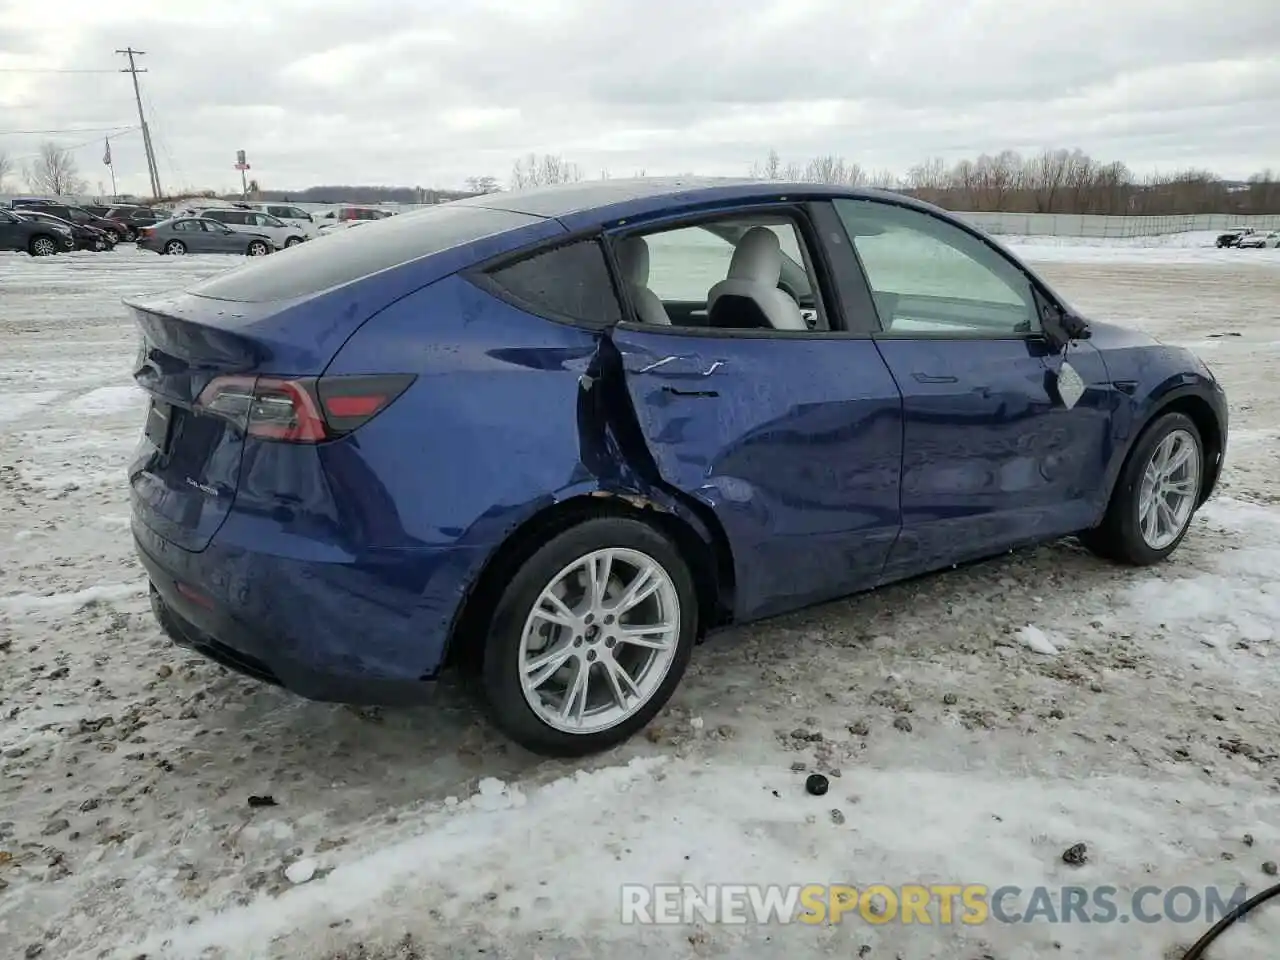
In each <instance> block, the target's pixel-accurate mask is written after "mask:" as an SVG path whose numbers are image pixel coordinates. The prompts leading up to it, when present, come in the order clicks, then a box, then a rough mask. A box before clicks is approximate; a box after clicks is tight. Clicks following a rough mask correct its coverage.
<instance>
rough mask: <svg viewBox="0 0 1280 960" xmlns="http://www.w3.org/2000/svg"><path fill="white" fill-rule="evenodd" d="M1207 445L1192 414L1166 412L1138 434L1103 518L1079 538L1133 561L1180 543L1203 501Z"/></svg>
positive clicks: (1156, 556)
mask: <svg viewBox="0 0 1280 960" xmlns="http://www.w3.org/2000/svg"><path fill="white" fill-rule="evenodd" d="M1203 477H1204V445H1203V442H1202V441H1201V438H1200V431H1199V430H1198V429H1196V425H1195V423H1194V422H1193V421H1192V420H1191V418H1190V417H1188V416H1186V415H1185V414H1182V413H1166V414H1165V415H1164V416H1161V417H1159V418H1157V419H1156V421H1155V422H1154V423H1152V424H1151V425H1150V426H1149V427H1148V428H1147V429H1146V431H1145V432H1144V433H1143V434H1142V436H1141V437H1139V438H1138V442H1137V443H1136V444H1135V445H1134V448H1133V450H1132V451H1131V452H1130V454H1129V459H1128V460H1126V461H1125V465H1124V467H1123V468H1122V469H1121V471H1120V478H1119V479H1118V480H1117V481H1116V487H1115V490H1114V491H1113V492H1112V494H1111V503H1110V504H1109V505H1108V506H1107V513H1106V516H1105V517H1104V518H1103V521H1102V524H1101V525H1100V526H1098V527H1097V528H1095V529H1093V530H1089V531H1086V532H1085V533H1083V534H1081V536H1080V539H1081V541H1082V542H1083V543H1084V545H1085V546H1087V547H1088V548H1089V549H1090V550H1092V551H1093V552H1094V553H1097V554H1098V555H1099V556H1103V557H1106V558H1107V559H1110V560H1117V561H1119V562H1121V563H1128V564H1133V565H1134V566H1148V565H1150V564H1153V563H1158V562H1159V561H1161V560H1163V559H1164V558H1165V557H1167V556H1169V554H1171V553H1173V551H1174V550H1176V549H1177V548H1178V544H1180V543H1181V542H1182V538H1183V537H1185V536H1186V534H1187V529H1188V528H1189V527H1190V526H1191V518H1192V516H1193V515H1194V514H1195V511H1196V507H1197V506H1198V505H1199V503H1200V491H1201V489H1202V488H1203V483H1204V480H1203Z"/></svg>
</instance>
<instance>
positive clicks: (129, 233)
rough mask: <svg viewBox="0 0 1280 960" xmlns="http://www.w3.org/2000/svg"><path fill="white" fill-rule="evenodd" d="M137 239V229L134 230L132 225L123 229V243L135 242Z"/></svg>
mask: <svg viewBox="0 0 1280 960" xmlns="http://www.w3.org/2000/svg"><path fill="white" fill-rule="evenodd" d="M137 239H138V231H137V230H134V229H133V228H132V227H128V228H126V229H125V232H124V240H125V243H136V242H137Z"/></svg>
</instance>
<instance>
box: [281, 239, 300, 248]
mask: <svg viewBox="0 0 1280 960" xmlns="http://www.w3.org/2000/svg"><path fill="white" fill-rule="evenodd" d="M301 242H302V237H290V238H289V239H288V240H286V241H285V242H284V245H285V248H286V249H287V248H289V247H296V246H297V245H298V244H300V243H301Z"/></svg>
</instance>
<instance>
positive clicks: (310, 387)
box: [196, 374, 414, 443]
mask: <svg viewBox="0 0 1280 960" xmlns="http://www.w3.org/2000/svg"><path fill="white" fill-rule="evenodd" d="M413 381H414V376H413V375H412V374H387V375H385V376H369V377H321V378H319V379H316V378H314V377H303V378H299V379H285V378H280V377H218V378H216V379H215V380H213V381H212V382H211V383H210V384H209V385H208V386H207V387H205V388H204V390H203V391H201V393H200V398H199V399H198V400H197V401H196V409H197V410H198V411H200V412H202V413H207V414H211V415H213V416H218V417H222V418H224V419H226V420H230V421H231V422H232V423H235V424H236V425H237V426H239V427H240V429H242V430H243V431H244V432H245V433H247V434H248V435H249V436H251V437H258V438H260V439H263V440H278V441H281V442H284V443H323V442H324V441H326V440H336V439H337V438H339V437H343V436H346V435H347V434H348V433H350V432H351V431H352V430H355V429H356V428H357V427H360V426H362V425H364V424H366V423H368V422H369V421H370V420H372V419H373V418H374V417H375V416H377V415H378V414H379V413H381V412H382V411H383V410H385V409H386V408H387V407H388V406H390V405H391V403H392V402H394V401H395V399H396V398H397V397H399V396H400V394H402V393H404V391H405V390H407V389H408V387H409V384H411V383H413Z"/></svg>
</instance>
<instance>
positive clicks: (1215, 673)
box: [0, 238, 1280, 960]
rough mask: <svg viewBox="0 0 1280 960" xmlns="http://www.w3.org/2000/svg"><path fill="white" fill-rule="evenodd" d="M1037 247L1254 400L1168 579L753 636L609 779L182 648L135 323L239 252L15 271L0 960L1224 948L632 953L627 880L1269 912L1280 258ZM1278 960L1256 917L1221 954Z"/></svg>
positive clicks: (1090, 948)
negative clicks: (1263, 892) (153, 555)
mask: <svg viewBox="0 0 1280 960" xmlns="http://www.w3.org/2000/svg"><path fill="white" fill-rule="evenodd" d="M1008 239H1010V238H1006V240H1008ZM1012 245H1013V246H1014V247H1015V249H1017V250H1018V251H1019V252H1020V253H1022V254H1024V255H1025V256H1027V257H1028V258H1030V259H1033V260H1038V261H1041V262H1042V269H1043V270H1044V272H1045V274H1046V276H1047V277H1049V279H1050V280H1051V282H1053V283H1054V284H1055V285H1056V286H1057V287H1058V288H1059V289H1060V290H1061V291H1062V292H1063V293H1065V294H1066V295H1067V296H1069V297H1070V298H1071V299H1073V301H1074V302H1075V303H1076V305H1077V306H1078V307H1079V308H1081V309H1082V310H1084V311H1085V312H1086V313H1088V314H1092V315H1094V316H1097V317H1099V318H1104V317H1105V318H1110V319H1115V320H1118V321H1121V322H1124V323H1130V324H1133V325H1134V326H1137V327H1141V328H1143V329H1147V330H1150V331H1152V332H1155V333H1157V334H1158V335H1161V336H1164V337H1165V338H1167V339H1169V340H1171V341H1174V342H1179V343H1186V344H1189V345H1191V346H1193V347H1195V348H1196V349H1198V350H1200V351H1202V353H1203V355H1204V356H1205V358H1206V359H1207V360H1208V362H1209V363H1210V364H1212V365H1213V367H1214V369H1215V371H1216V372H1217V374H1218V376H1219V377H1220V378H1221V379H1222V380H1223V382H1224V383H1225V384H1226V385H1227V389H1228V391H1229V392H1230V395H1231V400H1232V417H1233V420H1232V425H1231V426H1232V435H1231V443H1230V448H1229V451H1228V457H1227V461H1228V468H1227V473H1226V477H1225V480H1224V482H1223V485H1222V489H1221V492H1220V494H1219V495H1218V496H1217V497H1216V498H1215V500H1214V501H1213V502H1211V504H1210V505H1208V506H1207V507H1206V508H1205V509H1204V510H1203V511H1202V513H1201V514H1200V516H1199V518H1198V519H1197V520H1196V522H1195V527H1194V530H1193V531H1192V533H1191V534H1190V536H1189V537H1188V539H1187V541H1186V542H1185V543H1184V545H1183V546H1182V548H1181V549H1180V550H1179V552H1178V553H1177V554H1176V555H1175V558H1174V559H1173V560H1171V561H1170V562H1169V563H1167V564H1166V565H1164V566H1162V567H1160V568H1158V569H1154V570H1145V571H1133V570H1125V569H1119V568H1116V567H1112V566H1109V565H1107V564H1105V563H1102V562H1099V561H1097V560H1095V559H1093V558H1092V557H1090V556H1088V555H1087V554H1085V553H1083V552H1082V551H1081V550H1080V549H1078V548H1077V547H1076V546H1075V545H1073V544H1072V543H1070V542H1063V543H1058V544H1053V545H1050V546H1045V547H1041V548H1039V549H1035V550H1029V551H1025V552H1020V553H1017V554H1015V555H1011V556H1007V557H1004V558H1001V559H998V560H993V561H990V562H987V563H983V564H979V565H977V566H974V567H971V568H967V569H964V570H959V571H954V572H951V573H948V574H946V575H942V576H937V577H930V578H926V579H922V580H919V581H915V582H912V583H908V584H904V585H901V586H897V587H894V588H890V589H887V590H883V591H879V592H877V593H876V594H874V595H872V596H865V597H860V598H854V599H851V600H848V601H844V602H840V603H834V604H829V605H826V606H823V607H820V608H816V609H813V610H809V611H806V612H804V613H801V614H796V615H793V616H789V617H785V618H780V619H777V620H774V621H771V622H769V623H766V624H761V625H757V626H754V627H751V628H743V629H736V630H732V631H729V632H726V633H724V634H722V635H718V636H716V637H714V638H713V639H712V640H711V641H710V642H709V643H707V644H706V645H705V646H703V647H702V648H700V649H699V651H698V652H697V654H696V655H695V658H694V663H693V665H692V667H691V669H690V671H689V674H688V676H687V678H686V679H685V682H684V683H683V685H682V687H681V689H680V691H679V692H678V694H677V696H676V698H675V701H674V703H673V704H672V706H671V708H670V709H669V710H668V711H667V712H666V714H665V715H664V716H663V717H661V718H660V719H659V720H658V721H657V722H655V724H654V725H653V727H652V728H651V729H650V730H649V731H648V734H647V736H643V737H640V738H638V739H637V741H636V742H634V743H631V744H628V745H626V746H624V747H622V748H620V749H618V750H616V751H614V752H613V753H612V754H610V755H607V756H604V757H599V758H596V759H594V760H592V761H590V762H586V763H565V762H547V761H540V760H538V759H536V758H532V757H530V756H528V755H525V754H523V753H521V752H519V751H518V750H516V749H515V748H512V747H510V746H509V745H508V744H506V743H505V742H503V741H502V740H500V739H499V738H498V737H497V736H496V735H495V734H494V733H493V732H492V731H491V730H490V729H489V728H488V727H487V726H486V725H485V724H484V723H483V722H482V720H481V719H480V718H479V717H478V715H477V714H476V711H475V710H474V708H473V707H472V706H471V705H470V704H469V703H468V702H467V700H466V699H465V698H464V697H462V696H461V695H459V694H458V693H456V692H455V691H452V690H450V689H446V690H444V691H442V693H441V697H440V702H439V703H438V704H437V705H436V706H434V707H432V708H424V709H420V710H406V711H382V712H379V711H365V712H359V711H352V710H348V709H345V708H341V707H334V706H326V705H320V704H312V703H306V702H303V701H300V700H297V699H295V698H293V697H291V696H290V695H288V694H285V693H282V692H280V691H278V690H274V689H271V688H267V687H264V686H261V685H259V684H255V683H253V682H251V681H247V680H243V679H240V678H238V677H235V676H232V675H228V674H226V673H225V672H224V671H223V670H221V669H220V668H219V667H217V666H215V665H213V664H211V663H209V662H206V661H204V660H202V659H199V658H196V657H191V656H186V655H184V654H181V653H179V652H177V651H175V650H174V649H173V648H172V647H170V646H169V645H168V644H167V643H166V642H165V641H164V640H163V639H162V638H161V636H160V634H159V632H158V631H157V629H156V627H155V626H154V624H153V622H152V620H151V618H150V615H149V613H148V611H147V608H146V602H145V593H144V583H143V580H142V576H141V572H140V570H139V567H138V566H137V564H136V563H135V562H134V560H133V559H132V554H131V544H130V538H129V534H128V518H127V507H126V497H125V490H124V480H123V469H124V466H125V463H126V462H127V459H128V455H129V452H130V451H131V449H132V447H133V444H134V441H135V438H136V436H137V434H138V431H139V429H140V426H141V413H142V402H141V397H140V396H139V395H138V394H137V393H136V392H135V391H134V389H133V387H132V386H131V384H130V379H129V373H130V363H131V361H132V359H133V353H134V349H135V341H134V332H133V329H132V327H131V325H130V322H129V321H128V319H127V318H126V316H125V313H124V310H123V308H122V307H121V306H120V304H119V300H120V298H121V297H122V296H126V295H131V294H140V293H151V292H158V291H162V290H165V289H169V288H172V287H175V286H179V285H183V284H185V283H187V282H189V281H191V280H193V279H194V278H196V277H200V276H207V275H210V274H212V273H214V272H216V271H219V270H223V269H226V268H227V267H228V266H230V265H231V264H233V263H234V262H235V260H233V259H232V258H200V257H188V258H185V259H167V258H160V257H156V256H154V255H151V254H143V253H138V252H136V251H134V250H132V249H121V250H119V251H116V252H115V253H112V254H106V255H91V254H84V255H67V256H60V257H57V258H54V259H49V260H32V259H29V258H26V257H21V256H5V255H0V956H4V957H6V958H7V957H10V956H12V957H28V958H30V957H44V958H53V957H57V958H80V957H85V958H95V957H103V958H116V957H119V958H134V957H138V956H140V955H143V954H145V955H146V956H147V957H149V958H152V960H154V958H158V957H182V958H187V957H193V958H194V957H210V958H227V960H242V958H251V957H296V958H329V960H337V958H357V957H358V958H374V957H378V958H392V957H401V958H409V957H463V956H467V957H476V956H481V955H483V956H486V957H521V958H531V957H541V958H544V960H550V958H553V957H556V958H569V957H575V958H576V957H582V958H587V957H591V958H599V957H611V958H619V960H627V958H633V957H660V958H678V957H713V956H714V957H721V956H723V957H729V956H732V957H735V958H770V957H788V958H794V957H803V956H833V957H840V958H854V957H857V958H872V960H877V958H882V960H891V958H895V957H904V958H911V960H921V958H939V960H942V958H945V960H968V958H976V957H982V956H988V957H992V958H999V960H1026V958H1039V957H1054V958H1085V957H1089V958H1093V957H1100V956H1116V957H1119V956H1134V957H1137V956H1143V957H1166V956H1167V957H1175V956H1177V957H1180V956H1181V954H1179V953H1174V952H1171V951H1173V950H1174V949H1175V947H1176V946H1177V945H1179V944H1181V945H1183V946H1184V948H1185V946H1186V945H1189V944H1190V943H1191V942H1192V941H1194V940H1195V939H1196V938H1197V937H1198V936H1199V935H1200V933H1201V932H1202V931H1203V929H1204V928H1206V927H1207V926H1208V925H1209V920H1207V919H1203V918H1198V919H1195V920H1194V921H1192V922H1189V923H1177V922H1173V921H1165V922H1161V923H1151V924H1146V923H1136V922H1135V923H1128V924H1125V923H1120V922H1114V923H1110V924H1097V923H1095V924H1082V923H1079V922H1071V923H1063V924H1051V923H1047V922H1043V921H1038V922H1033V923H1024V924H1004V923H997V922H995V921H990V922H988V923H986V924H984V925H981V926H960V925H951V926H942V925H938V924H936V923H935V924H934V925H932V926H925V925H921V924H918V923H917V924H910V925H904V924H901V923H897V922H891V923H886V924H883V925H877V924H874V923H869V922H867V921H865V920H864V919H863V918H861V917H859V916H857V915H853V916H850V917H846V918H845V919H844V921H843V922H842V923H840V924H838V925H816V926H805V925H790V926H781V925H772V926H755V925H745V926H744V925H737V926H734V925H716V924H709V923H706V922H702V921H695V922H692V923H689V924H678V925H674V926H650V927H637V926H627V925H623V924H621V923H620V921H619V918H620V911H621V903H622V895H621V893H620V887H621V885H622V884H624V883H641V884H651V883H663V882H687V883H695V884H702V883H720V884H731V883H772V884H789V883H812V882H825V883H847V884H851V885H854V886H857V887H859V888H864V887H866V886H867V885H869V884H873V883H884V884H889V885H900V884H909V883H925V884H946V883H954V884H968V883H978V884H985V885H987V886H988V887H991V888H995V887H999V886H1002V885H1006V884H1014V885H1018V886H1020V887H1022V888H1024V889H1030V888H1032V887H1034V886H1036V885H1046V886H1049V887H1052V888H1054V889H1057V888H1060V887H1061V886H1063V885H1071V886H1091V885H1111V886H1115V887H1117V888H1119V890H1120V893H1119V894H1118V895H1117V902H1119V903H1120V904H1121V906H1122V908H1123V907H1125V906H1127V904H1126V903H1125V902H1124V897H1125V896H1126V895H1127V894H1126V892H1127V891H1133V890H1136V889H1137V888H1140V887H1143V886H1148V885H1154V886H1160V887H1164V888H1169V887H1175V886H1191V887H1197V888H1204V887H1206V886H1217V887H1220V888H1222V889H1223V891H1224V894H1229V892H1230V891H1231V889H1233V888H1235V887H1236V886H1237V885H1238V884H1241V883H1243V884H1245V885H1246V886H1247V887H1248V888H1249V889H1250V891H1256V890H1258V889H1260V888H1261V887H1263V886H1265V885H1267V884H1269V883H1273V882H1275V880H1274V878H1273V877H1271V876H1268V875H1267V874H1266V873H1265V872H1264V869H1263V864H1264V863H1265V862H1267V861H1276V860H1280V779H1278V777H1280V764H1278V762H1277V753H1278V752H1280V747H1278V746H1277V744H1278V743H1280V713H1278V712H1277V710H1276V705H1275V690H1276V689H1277V681H1280V649H1278V648H1277V637H1278V633H1277V631H1278V630H1280V582H1278V581H1277V578H1276V571H1277V569H1280V491H1278V490H1277V487H1276V485H1275V477H1276V474H1277V468H1278V467H1280V456H1278V454H1277V451H1278V449H1280V444H1278V442H1277V441H1278V440H1280V377H1277V372H1278V371H1280V367H1278V366H1277V359H1278V358H1280V254H1277V251H1215V250H1213V249H1204V247H1203V246H1199V247H1195V246H1179V245H1178V244H1175V243H1166V244H1164V245H1160V246H1156V245H1151V244H1149V243H1148V244H1147V245H1143V244H1142V243H1138V242H1131V243H1112V244H1110V245H1106V246H1103V245H1099V244H1096V243H1074V244H1072V243H1065V242H1062V241H1056V240H1055V241H1052V242H1048V241H1043V240H1040V239H1034V240H1014V241H1012ZM1029 626H1030V627H1033V628H1034V629H1028V627H1029ZM814 770H821V771H825V772H826V773H827V774H828V775H829V776H830V785H831V789H830V791H829V792H828V793H827V794H826V795H825V796H821V797H816V796H810V795H808V794H807V793H806V792H805V789H804V780H805V778H806V776H807V775H808V774H809V773H810V772H812V771H814ZM837 772H838V776H837V775H836V774H837ZM250 796H256V797H263V796H269V797H271V798H272V799H273V800H274V805H252V806H251V805H250V803H249V798H250ZM1076 843H1084V844H1086V845H1087V851H1088V859H1087V862H1086V863H1084V864H1082V865H1075V866H1072V865H1068V864H1066V863H1064V862H1063V859H1062V855H1063V852H1064V850H1066V849H1067V848H1068V847H1070V846H1072V845H1074V844H1076ZM286 871H287V872H286ZM287 874H288V875H287ZM290 876H292V878H293V879H294V880H301V881H303V882H301V883H294V882H292V880H291V879H290ZM308 878H309V879H308ZM1159 903H1160V900H1159V898H1158V897H1157V898H1155V899H1153V900H1151V901H1149V902H1148V909H1159ZM1121 912H1122V913H1124V912H1127V911H1126V910H1125V909H1122V910H1121ZM933 917H934V919H935V921H936V920H937V919H938V915H937V913H936V911H935V912H934V914H933ZM1277 937H1280V907H1274V906H1268V907H1264V908H1263V910H1262V912H1261V913H1260V914H1259V915H1257V917H1256V918H1250V920H1249V921H1247V922H1245V923H1244V924H1242V925H1237V926H1236V927H1235V928H1233V929H1232V930H1230V931H1229V932H1228V933H1227V934H1225V935H1224V938H1223V940H1222V941H1221V944H1222V945H1221V946H1220V947H1218V948H1216V949H1217V953H1216V955H1217V956H1220V957H1261V956H1268V955H1271V954H1272V953H1273V948H1274V944H1275V942H1276V938H1277ZM406 938H407V939H406ZM1268 948H1271V949H1268Z"/></svg>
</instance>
